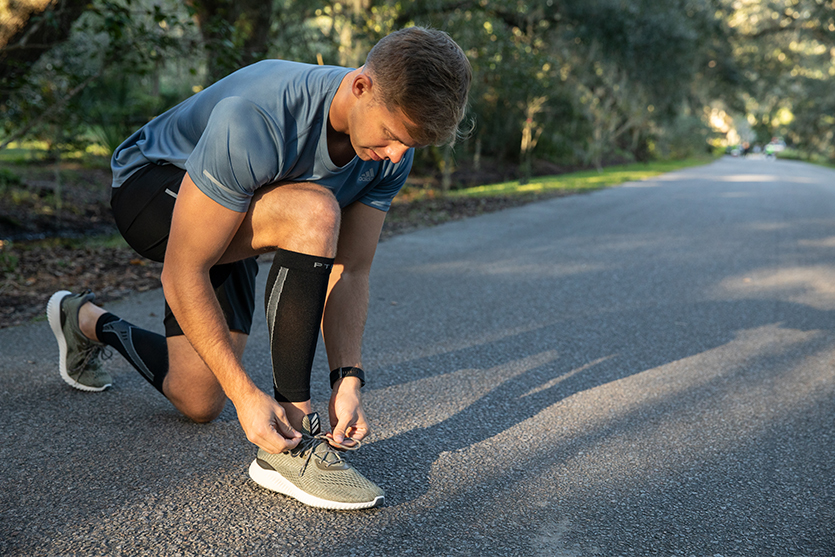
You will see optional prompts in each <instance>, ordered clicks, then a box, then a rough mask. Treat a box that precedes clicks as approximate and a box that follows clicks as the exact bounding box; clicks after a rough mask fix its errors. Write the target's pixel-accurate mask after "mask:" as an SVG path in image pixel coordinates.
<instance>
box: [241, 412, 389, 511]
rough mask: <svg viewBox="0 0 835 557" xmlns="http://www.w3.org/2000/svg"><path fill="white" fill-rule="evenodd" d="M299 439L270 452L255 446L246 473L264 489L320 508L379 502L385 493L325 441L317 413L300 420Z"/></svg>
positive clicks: (362, 506)
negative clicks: (278, 451)
mask: <svg viewBox="0 0 835 557" xmlns="http://www.w3.org/2000/svg"><path fill="white" fill-rule="evenodd" d="M301 433H302V440H301V441H300V442H299V444H298V445H297V446H296V448H295V449H293V450H291V451H288V452H284V453H281V454H270V453H268V452H267V451H265V450H264V449H258V457H257V458H256V459H255V460H254V461H252V464H251V465H250V466H249V476H250V477H251V478H252V479H253V480H255V482H256V483H257V484H258V485H260V486H262V487H265V488H267V489H270V490H272V491H277V492H278V493H282V494H284V495H289V496H290V497H293V498H295V499H298V500H299V501H301V502H302V503H304V504H305V505H310V506H311V507H320V508H323V509H335V510H354V509H368V508H371V507H377V506H380V505H382V504H383V502H384V500H385V492H384V491H383V490H382V489H381V488H379V487H378V486H377V485H375V484H374V483H373V482H372V481H371V480H369V479H367V478H366V477H365V476H363V475H362V474H360V473H359V472H357V470H356V469H355V468H353V467H352V466H351V465H350V464H348V463H347V462H346V461H345V459H344V458H342V457H341V456H340V454H339V453H338V452H337V451H336V450H334V449H333V448H332V447H331V446H330V444H328V442H327V438H326V437H325V436H324V435H323V434H322V433H321V429H320V427H319V415H318V414H316V413H315V412H314V413H313V414H308V415H307V416H306V417H305V418H304V419H303V421H302V432H301Z"/></svg>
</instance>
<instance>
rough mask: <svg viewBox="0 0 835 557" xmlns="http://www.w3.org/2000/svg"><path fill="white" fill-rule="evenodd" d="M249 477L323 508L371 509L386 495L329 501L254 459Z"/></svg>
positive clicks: (269, 487)
mask: <svg viewBox="0 0 835 557" xmlns="http://www.w3.org/2000/svg"><path fill="white" fill-rule="evenodd" d="M249 477H250V478H252V479H253V480H254V481H255V483H257V484H258V485H260V486H261V487H264V488H267V489H269V490H270V491H276V492H278V493H281V494H282V495H287V496H289V497H292V498H293V499H298V500H299V501H301V502H302V503H304V504H305V505H308V506H310V507H318V508H321V509H331V510H338V511H352V510H358V509H370V508H372V507H378V506H381V505H382V504H383V502H384V501H385V496H384V495H380V496H379V497H376V498H375V499H374V500H373V501H366V502H362V503H343V502H340V501H328V500H327V499H322V498H320V497H316V496H315V495H311V494H310V493H307V492H305V491H302V490H301V489H299V488H298V487H296V486H295V485H293V483H292V482H289V481H287V480H286V479H285V478H284V476H282V475H281V474H279V473H278V472H276V471H274V470H265V469H264V468H261V466H259V465H258V460H257V459H256V460H253V461H252V464H250V465H249Z"/></svg>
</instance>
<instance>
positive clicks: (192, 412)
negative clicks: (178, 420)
mask: <svg viewBox="0 0 835 557" xmlns="http://www.w3.org/2000/svg"><path fill="white" fill-rule="evenodd" d="M224 406H226V397H224V398H223V400H222V401H211V402H207V403H203V404H184V405H180V406H178V409H179V410H180V412H181V413H182V414H183V415H184V416H185V417H186V418H188V419H190V420H192V421H194V422H197V423H198V424H207V423H209V422H211V421H212V420H214V419H215V418H217V417H218V416H220V413H221V412H223V408H224Z"/></svg>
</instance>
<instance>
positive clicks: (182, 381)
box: [163, 331, 249, 423]
mask: <svg viewBox="0 0 835 557" xmlns="http://www.w3.org/2000/svg"><path fill="white" fill-rule="evenodd" d="M248 338H249V337H248V335H245V334H244V333H240V332H237V331H232V343H233V345H234V350H235V355H236V356H237V357H238V359H239V360H240V359H241V356H243V353H244V348H245V347H246V341H247V339H248ZM166 340H167V341H168V375H166V377H165V381H164V383H163V391H164V392H165V396H166V397H168V400H170V401H171V403H172V404H173V405H174V406H175V407H176V408H177V409H178V410H179V411H180V412H182V413H183V414H184V415H185V416H187V417H189V418H191V419H192V420H194V421H196V422H200V423H205V422H210V421H212V420H213V419H215V418H216V417H217V416H218V414H220V413H221V412H222V411H223V407H224V406H225V405H226V394H225V393H224V392H223V389H222V388H221V386H220V383H219V382H218V380H217V378H216V377H215V375H214V373H212V371H211V370H210V369H209V368H208V367H207V366H206V364H205V363H204V362H203V360H202V359H201V358H200V356H198V355H197V352H195V350H194V348H193V347H192V346H191V343H190V342H189V341H188V339H187V338H186V337H185V336H182V335H181V336H174V337H168V338H167V339H166Z"/></svg>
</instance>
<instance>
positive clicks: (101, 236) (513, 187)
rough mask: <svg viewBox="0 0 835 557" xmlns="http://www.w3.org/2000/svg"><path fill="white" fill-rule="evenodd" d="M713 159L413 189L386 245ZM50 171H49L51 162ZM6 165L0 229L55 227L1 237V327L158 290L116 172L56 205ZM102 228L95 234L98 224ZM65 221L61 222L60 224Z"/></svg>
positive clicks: (97, 177)
mask: <svg viewBox="0 0 835 557" xmlns="http://www.w3.org/2000/svg"><path fill="white" fill-rule="evenodd" d="M709 161H710V159H709V158H707V157H703V158H700V159H689V160H684V161H676V162H663V163H661V162H657V163H647V164H644V163H640V164H630V165H623V166H615V167H610V168H607V169H604V171H603V172H597V171H591V172H589V171H585V172H576V173H567V174H563V175H558V176H542V177H537V178H536V179H534V180H532V181H531V182H529V183H527V184H525V185H520V184H519V182H518V180H517V181H506V182H502V183H497V184H491V185H485V186H476V187H470V188H461V189H457V190H455V191H451V192H447V193H444V192H442V191H440V190H438V189H436V188H432V187H427V186H425V185H421V184H420V183H411V184H410V185H409V186H407V187H406V188H405V190H404V191H403V194H402V195H401V196H399V197H398V198H396V199H395V203H394V204H393V206H392V208H391V211H390V212H389V215H388V217H387V219H386V226H385V228H384V230H383V241H385V240H387V239H389V238H391V237H393V236H395V235H397V234H402V233H404V232H409V231H414V230H417V229H420V228H425V227H428V226H434V225H437V224H441V223H444V222H448V221H451V220H457V219H461V218H466V217H470V216H476V215H480V214H484V213H489V212H493V211H498V210H502V209H507V208H510V207H516V206H519V205H523V204H526V203H530V202H534V201H541V200H545V199H549V198H553V197H558V196H565V195H572V194H578V193H586V192H591V191H594V190H597V189H600V188H604V187H609V186H614V185H617V184H621V183H623V182H627V181H636V180H643V179H647V178H651V177H652V176H657V175H659V174H662V173H664V172H669V171H671V170H675V169H678V168H682V167H685V166H691V165H694V164H704V163H706V162H709ZM48 166H49V165H48ZM11 168H13V169H19V170H20V171H21V174H23V175H24V176H27V177H26V178H23V177H20V176H19V175H17V174H15V173H14V172H13V170H9V168H8V167H7V168H6V169H5V171H4V173H3V174H2V176H5V178H4V180H5V181H4V182H3V184H4V185H0V193H2V195H0V230H4V228H3V227H5V230H6V232H7V234H6V238H8V237H9V236H10V234H8V230H10V227H9V224H8V223H9V221H14V222H15V223H21V224H22V223H27V224H29V225H31V224H32V223H35V224H36V223H38V222H41V221H42V222H47V223H51V226H53V227H52V228H48V229H47V230H46V231H43V230H40V229H38V228H37V227H36V226H30V228H29V232H27V233H25V234H21V235H19V236H17V239H11V240H10V239H5V240H0V328H3V327H8V326H12V325H19V324H23V323H27V322H29V321H31V320H33V319H42V315H43V307H44V303H45V302H44V301H45V300H46V299H47V298H48V297H49V295H50V294H51V293H52V292H54V291H55V290H58V289H61V288H66V289H70V290H84V289H86V288H90V289H92V290H93V291H94V292H96V295H97V297H98V299H99V300H100V301H102V302H109V301H113V300H117V299H119V298H121V297H123V296H125V295H127V294H129V293H131V292H142V291H146V290H149V289H152V288H158V287H159V273H160V271H161V265H160V264H158V263H155V262H152V261H147V260H145V259H142V258H140V257H138V256H137V255H136V254H135V253H134V252H133V250H131V249H130V247H128V246H127V244H126V243H125V242H124V240H123V239H122V238H121V236H119V234H118V233H117V232H116V231H115V227H114V225H113V223H112V220H111V219H110V216H109V212H108V207H109V206H108V199H107V195H108V193H109V191H108V189H109V175H108V173H107V172H106V170H104V169H102V168H101V165H100V164H99V165H91V164H90V162H89V161H88V163H87V165H86V166H85V165H83V164H81V163H77V164H75V165H69V164H67V165H65V166H64V167H62V169H61V171H60V172H61V174H62V181H63V183H64V189H65V190H66V191H65V196H64V197H65V199H64V201H63V202H62V203H61V206H60V208H58V207H56V199H55V196H54V192H53V191H51V190H48V189H47V191H45V192H44V191H40V192H39V193H35V194H33V193H32V191H30V190H29V188H27V187H26V186H24V184H25V183H27V181H28V183H32V182H35V181H36V179H35V178H33V177H37V176H41V175H42V173H43V172H44V171H45V172H47V173H50V172H54V170H53V169H51V168H46V169H45V170H44V169H43V168H40V173H39V172H37V170H38V169H39V167H38V166H37V165H33V164H24V165H14V166H12V167H11ZM93 220H95V222H97V223H98V228H97V229H92V233H91V224H90V223H91V222H92V221H93ZM56 223H57V224H56Z"/></svg>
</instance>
